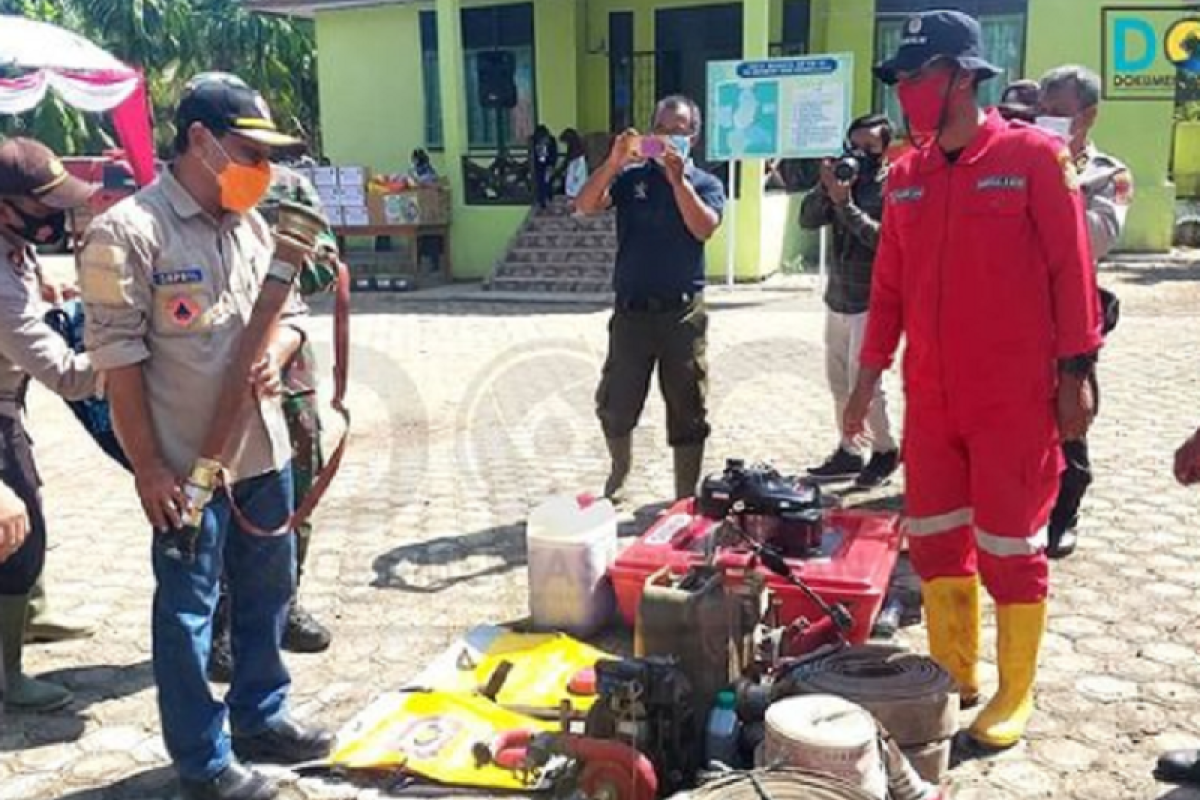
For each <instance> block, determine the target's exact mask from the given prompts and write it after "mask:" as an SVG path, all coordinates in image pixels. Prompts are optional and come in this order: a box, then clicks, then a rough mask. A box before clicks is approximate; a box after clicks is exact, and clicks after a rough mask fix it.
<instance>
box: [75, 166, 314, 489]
mask: <svg viewBox="0 0 1200 800" xmlns="http://www.w3.org/2000/svg"><path fill="white" fill-rule="evenodd" d="M272 250H273V245H272V239H271V233H270V229H269V228H268V227H267V224H266V222H264V221H263V218H262V217H261V216H260V215H259V214H258V213H257V212H251V213H249V214H246V215H238V214H225V215H224V216H223V217H222V218H221V219H220V220H217V219H214V218H213V217H211V216H210V215H209V214H207V213H206V212H205V211H204V210H203V209H202V208H201V207H200V205H199V204H198V203H197V202H196V201H195V199H194V198H193V197H192V196H191V195H190V194H188V192H187V190H185V189H184V188H183V186H182V185H180V183H179V182H178V181H177V180H176V179H175V177H174V175H173V174H171V173H170V172H169V171H168V172H165V173H164V174H163V175H162V176H161V177H160V178H159V180H158V181H156V182H155V183H154V184H153V185H151V186H149V187H147V188H146V189H144V190H142V191H141V192H139V193H138V194H136V195H135V196H134V197H131V198H129V199H128V200H126V201H124V202H122V203H119V204H118V205H117V206H115V207H114V208H113V209H111V210H110V211H109V212H107V213H106V214H104V215H102V216H100V217H99V218H97V219H96V220H95V222H93V223H92V226H91V227H90V228H89V229H88V232H87V234H86V236H85V239H84V246H83V251H82V253H81V255H80V275H79V278H80V280H79V285H80V293H81V294H82V296H83V301H84V304H85V307H86V318H87V328H86V335H85V338H86V341H87V347H88V352H89V353H90V354H91V356H92V361H93V363H94V364H95V366H96V368H97V369H98V370H102V371H103V370H112V369H118V368H120V367H128V366H131V365H134V364H141V365H142V371H143V376H144V380H145V384H146V400H147V404H148V405H149V409H150V415H151V417H152V418H153V420H152V421H153V426H154V431H155V434H156V436H157V440H158V446H159V449H160V452H161V453H162V456H163V458H164V460H165V461H166V463H167V465H168V466H169V467H170V468H171V469H172V470H174V471H175V472H176V473H177V474H179V475H181V476H186V475H188V474H190V473H191V469H192V466H193V464H194V462H195V460H196V458H197V457H198V456H199V454H200V449H201V447H202V446H203V442H204V439H205V436H206V434H207V433H208V429H209V426H210V424H211V423H212V415H213V412H214V410H215V408H216V405H217V401H218V398H219V397H220V394H221V388H222V385H223V384H224V381H225V376H226V369H227V367H228V366H229V364H230V362H231V361H232V359H233V357H234V355H235V353H236V350H237V345H238V340H239V338H240V336H241V333H242V331H243V330H244V329H245V326H246V322H247V321H248V320H249V318H250V312H251V309H252V308H253V305H254V301H255V300H256V299H257V297H258V293H259V289H260V288H261V286H262V282H263V278H264V276H265V275H266V272H267V268H268V266H269V265H270V262H271V255H272ZM305 315H306V310H305V308H304V306H303V304H302V303H300V301H299V300H298V299H297V300H295V301H294V302H293V304H292V305H291V307H290V308H289V309H288V310H287V311H286V312H285V314H284V320H285V323H287V324H291V325H293V326H296V327H300V325H299V323H300V322H302V319H301V318H302V317H303V316H305ZM300 329H301V330H303V328H300ZM117 435H118V437H120V436H122V432H121V430H120V429H119V428H118V430H117ZM230 441H231V443H232V445H231V451H230V452H231V453H232V456H231V457H229V458H228V459H227V460H228V463H227V464H226V465H225V466H226V467H227V468H228V469H229V471H230V472H231V473H232V475H233V477H234V478H235V479H237V480H241V479H246V478H253V477H255V476H257V475H262V474H265V473H267V472H271V471H273V470H279V469H281V468H282V467H284V466H285V465H286V464H287V463H288V461H289V459H290V457H291V444H290V442H289V440H288V431H287V424H286V422H285V421H284V417H283V412H282V408H281V404H280V400H279V398H270V399H266V400H263V401H261V402H259V403H258V409H257V413H252V414H248V415H247V416H246V417H245V418H244V419H243V420H242V422H241V424H240V425H239V426H238V427H237V429H235V430H234V431H233V432H232V434H231V438H230Z"/></svg>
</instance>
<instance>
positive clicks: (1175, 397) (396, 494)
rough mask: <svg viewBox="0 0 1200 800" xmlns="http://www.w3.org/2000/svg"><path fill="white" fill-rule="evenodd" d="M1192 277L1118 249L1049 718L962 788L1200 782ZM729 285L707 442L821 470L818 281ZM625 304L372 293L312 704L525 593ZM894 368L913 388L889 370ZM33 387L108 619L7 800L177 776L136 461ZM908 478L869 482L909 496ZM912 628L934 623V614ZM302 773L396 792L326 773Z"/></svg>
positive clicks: (501, 612) (642, 481) (73, 555)
mask: <svg viewBox="0 0 1200 800" xmlns="http://www.w3.org/2000/svg"><path fill="white" fill-rule="evenodd" d="M1197 279H1200V268H1197V267H1196V266H1188V265H1182V264H1171V265H1160V266H1150V265H1137V266H1132V267H1127V268H1120V269H1117V268H1113V269H1110V270H1108V272H1107V273H1106V282H1107V283H1109V284H1110V285H1112V286H1114V288H1116V289H1117V290H1118V292H1119V293H1120V294H1121V296H1122V299H1123V300H1124V302H1125V314H1126V317H1125V319H1124V321H1123V323H1122V325H1121V328H1120V330H1119V331H1118V332H1117V334H1116V335H1115V337H1114V338H1113V340H1112V342H1111V345H1110V347H1109V349H1108V351H1107V352H1106V354H1105V358H1104V366H1103V383H1104V394H1103V415H1102V418H1101V420H1100V421H1099V423H1098V425H1097V428H1096V430H1095V433H1094V436H1093V441H1094V445H1093V446H1094V452H1095V456H1094V457H1095V461H1096V463H1097V465H1098V479H1097V482H1096V485H1095V487H1094V491H1093V492H1092V494H1091V496H1090V498H1089V500H1088V503H1087V505H1086V508H1085V524H1084V526H1083V531H1082V545H1081V547H1080V551H1079V553H1078V554H1077V555H1076V556H1075V557H1074V558H1072V559H1070V560H1069V561H1066V562H1065V563H1061V564H1057V565H1055V567H1054V589H1053V601H1052V602H1053V605H1052V619H1051V623H1050V633H1049V635H1048V636H1047V641H1046V646H1045V655H1044V657H1043V665H1042V670H1041V674H1040V677H1039V683H1038V703H1039V709H1040V710H1039V713H1038V715H1037V716H1036V717H1035V719H1034V722H1033V725H1032V728H1031V731H1030V736H1029V740H1028V742H1027V743H1026V744H1023V745H1022V746H1020V747H1018V748H1017V749H1016V750H1014V751H1012V752H1010V753H1008V754H1005V755H1003V756H1001V757H999V758H995V759H992V760H989V761H976V762H970V763H967V764H964V765H962V766H960V767H959V768H958V769H957V770H955V771H954V773H953V777H952V785H953V786H954V787H955V789H956V795H955V796H956V797H958V798H960V800H1010V798H1012V799H1015V798H1042V797H1044V798H1051V797H1052V798H1074V799H1077V800H1151V799H1155V800H1168V799H1169V800H1200V792H1192V791H1189V790H1182V789H1172V788H1171V787H1167V786H1162V785H1157V784H1155V782H1154V781H1153V780H1152V779H1151V777H1150V770H1151V767H1152V765H1153V761H1154V758H1155V756H1156V755H1157V754H1158V752H1159V751H1161V750H1163V749H1164V748H1168V747H1175V746H1188V745H1200V656H1198V655H1197V648H1198V647H1200V624H1197V622H1198V618H1200V602H1198V599H1200V597H1198V592H1200V570H1198V569H1197V568H1196V562H1197V560H1200V541H1197V539H1196V537H1195V535H1194V534H1195V531H1196V530H1197V529H1198V527H1200V526H1198V523H1200V496H1198V495H1197V494H1196V493H1194V492H1189V491H1186V490H1183V489H1181V488H1179V487H1177V486H1176V485H1175V484H1174V483H1173V481H1172V479H1171V474H1170V463H1171V456H1172V453H1173V451H1174V449H1175V447H1176V446H1177V445H1178V443H1179V442H1180V441H1181V440H1182V439H1183V438H1184V437H1185V436H1186V435H1187V434H1188V433H1189V432H1190V431H1191V430H1192V429H1194V427H1195V426H1196V424H1197V423H1200V288H1198V287H1200V282H1197ZM714 294H715V295H716V302H715V305H716V310H715V312H714V314H713V322H712V333H711V373H712V377H713V395H712V403H711V406H712V415H713V422H714V436H713V439H712V442H711V447H710V450H709V453H710V463H709V466H710V467H716V466H718V465H719V463H720V459H721V458H723V457H724V456H725V455H741V456H745V457H749V458H757V459H767V460H771V461H774V462H775V463H776V464H778V465H779V466H781V467H784V468H789V469H798V468H800V467H803V466H805V465H807V464H809V463H811V462H813V461H815V460H817V459H819V458H820V457H822V456H824V455H825V454H826V451H827V450H828V449H829V448H830V447H831V445H832V444H833V434H832V412H831V410H830V407H829V406H830V403H829V401H828V399H827V392H826V389H825V386H824V377H823V367H822V360H821V343H820V336H821V330H822V316H821V310H820V305H819V303H818V302H817V300H816V299H815V298H814V297H813V296H812V295H811V294H810V293H806V292H790V291H760V290H756V289H739V290H736V291H735V292H734V293H732V294H728V293H721V292H714ZM605 319H606V315H605V313H604V311H603V309H600V308H586V307H585V308H580V307H576V306H545V305H540V306H539V305H532V304H503V305H501V304H489V303H479V302H429V301H425V300H422V299H421V296H420V295H412V296H405V297H401V298H388V297H382V296H359V297H358V298H356V315H355V319H354V337H355V344H354V347H353V359H354V362H353V366H352V376H353V386H352V390H351V393H350V404H351V406H352V409H353V413H354V430H353V434H352V443H351V448H350V450H349V454H348V456H347V460H346V463H345V467H344V469H343V472H342V475H341V477H340V478H339V480H338V482H337V483H336V485H335V487H334V488H333V490H332V492H331V493H330V495H329V498H328V500H327V501H326V503H325V504H324V506H323V508H322V509H321V511H320V513H319V514H318V516H317V520H316V522H317V528H318V534H317V536H318V538H317V541H316V544H315V547H314V550H315V552H314V555H313V561H312V564H311V566H310V569H309V574H308V575H307V577H306V579H305V584H304V586H303V589H302V593H303V598H304V601H305V603H306V604H307V605H308V606H309V608H311V609H312V610H313V611H314V612H315V613H316V614H318V615H319V616H320V617H321V618H322V619H323V620H325V621H326V622H328V623H329V624H330V626H331V627H332V628H333V631H334V634H335V642H334V646H333V648H332V650H330V651H329V652H328V653H326V654H323V655H318V656H293V657H289V663H290V665H291V667H292V669H293V672H294V677H295V695H294V699H295V706H296V709H297V711H298V713H299V714H300V715H301V716H303V717H304V718H307V719H312V720H320V721H323V722H325V723H327V724H329V725H332V726H339V725H341V724H342V723H344V722H346V721H347V720H348V719H349V718H350V717H351V716H352V715H353V714H354V713H355V712H357V711H358V710H360V709H361V708H363V707H364V706H366V705H367V703H368V702H369V700H370V699H371V697H372V696H373V695H374V694H376V693H378V692H380V691H383V690H386V689H389V688H395V687H399V686H401V685H403V684H404V683H405V681H406V680H408V679H409V678H410V677H412V676H413V675H414V674H416V673H417V672H418V671H419V669H420V668H422V667H423V666H424V665H425V664H426V663H427V662H428V661H429V660H430V659H431V658H433V657H434V656H435V655H436V654H437V653H439V652H440V651H441V650H442V649H443V648H445V647H446V646H447V645H448V644H449V643H450V642H452V641H453V640H454V639H455V638H456V637H458V636H459V635H460V634H462V633H463V632H464V631H465V630H466V629H467V628H469V627H471V626H472V625H475V624H477V623H482V622H503V621H506V620H513V619H517V618H520V617H522V616H523V615H524V613H525V610H526V577H525V555H524V545H523V527H522V523H523V519H524V518H525V516H526V513H527V511H528V510H529V508H530V507H531V506H532V505H534V504H536V503H537V502H538V501H540V500H541V499H543V498H544V497H546V496H547V495H549V494H551V493H554V492H562V491H567V492H575V491H578V490H580V489H588V488H593V489H594V488H596V487H598V486H599V485H600V483H601V481H602V479H603V476H604V469H605V461H604V449H603V445H602V441H601V439H600V433H599V430H598V428H597V425H596V424H595V421H594V418H593V415H592V411H591V408H592V393H593V390H594V386H595V383H596V379H597V375H598V372H599V367H600V364H601V361H602V358H603V355H604V347H605ZM328 338H329V337H328V336H327V335H323V336H322V341H325V342H327V341H328ZM889 387H890V388H891V389H892V393H893V397H894V398H895V397H898V392H897V389H898V385H897V383H896V381H895V380H894V379H893V380H892V381H891V383H890V384H889ZM31 406H32V407H31V414H30V427H31V430H32V434H33V437H34V439H35V441H36V449H37V453H38V459H39V465H40V468H41V472H42V475H43V478H44V480H45V501H46V507H47V510H48V515H49V522H50V536H51V541H52V550H51V552H50V555H49V563H48V585H49V588H50V593H51V596H52V598H53V600H54V602H55V603H56V604H57V606H58V607H59V608H60V609H64V610H69V611H71V612H72V613H75V614H77V615H79V616H81V617H87V618H89V619H92V620H95V621H97V622H98V623H99V626H100V627H99V632H98V634H97V636H96V637H95V638H94V639H92V640H90V641H84V642H75V643H67V644H61V645H54V646H37V647H31V648H30V649H29V651H28V659H27V661H28V666H29V667H30V668H31V670H32V671H33V672H35V673H49V674H52V675H54V676H55V677H56V678H57V679H59V680H62V681H64V682H66V683H67V684H69V685H70V686H71V687H72V688H73V689H74V690H75V691H76V693H77V696H78V699H77V701H76V703H75V705H74V706H73V707H71V708H70V709H69V710H67V711H65V712H63V713H60V714H54V715H50V716H45V717H24V716H15V715H8V716H7V717H5V718H3V719H0V800H43V799H44V798H47V799H48V798H70V800H148V799H149V798H170V797H174V790H173V788H172V786H171V780H172V776H171V774H170V772H169V771H168V770H167V769H166V768H165V767H166V763H165V758H164V753H163V749H162V745H161V743H160V740H159V736H158V721H157V713H156V709H155V692H154V688H153V680H152V676H151V670H150V655H149V653H150V649H149V648H150V641H149V615H150V611H149V605H150V596H151V588H152V580H151V574H150V568H149V559H148V556H149V540H148V533H147V530H146V526H145V524H144V523H143V521H142V518H141V512H140V510H139V507H138V504H137V501H136V498H135V496H134V493H133V489H132V486H131V484H130V482H129V480H128V479H127V478H126V477H125V476H124V475H123V474H122V473H121V472H120V471H119V470H118V469H117V468H116V467H114V466H112V465H111V464H109V463H108V462H107V461H106V460H105V458H104V457H103V456H102V455H101V454H100V453H99V452H98V451H97V450H96V448H95V447H93V446H92V445H91V443H90V441H89V440H87V439H86V438H84V436H83V435H82V434H81V432H80V430H79V429H78V428H77V426H76V423H75V422H74V421H73V419H71V418H70V417H69V415H68V413H67V412H66V410H65V407H63V406H62V405H61V403H60V402H59V401H57V400H56V399H55V398H53V397H50V396H49V395H48V394H47V393H46V392H45V391H43V390H37V391H35V392H34V393H33V395H32V398H31ZM893 407H894V408H895V410H896V411H897V413H898V412H899V408H898V402H897V403H896V405H894V406H893ZM664 440H665V432H664V427H663V409H662V404H661V402H660V401H659V400H658V398H657V397H654V398H652V399H651V401H650V403H649V406H648V408H647V412H646V415H645V421H644V424H643V426H642V428H641V430H640V433H639V438H638V440H637V446H636V454H637V457H638V465H637V468H636V471H635V473H634V475H633V477H632V479H631V486H632V488H633V497H632V498H631V507H632V508H635V509H636V508H638V507H641V506H643V505H649V504H652V503H654V502H656V501H657V500H658V499H659V498H661V497H662V496H664V495H665V494H666V493H667V492H668V490H669V487H670V484H671V477H670V461H669V458H670V456H669V452H668V451H667V449H666V447H665V441H664ZM901 489H902V487H901V486H900V485H899V484H898V485H897V486H895V487H892V489H891V490H890V491H889V492H888V493H885V495H884V496H883V497H881V498H880V497H877V498H870V501H871V502H884V503H887V502H895V497H894V496H895V495H896V494H897V493H898V492H899V491H901ZM646 519H647V518H646V516H645V515H642V516H641V517H639V518H637V519H636V520H631V521H630V522H629V524H627V525H626V526H625V532H626V533H627V534H632V533H634V532H635V531H636V530H637V529H638V526H639V525H644V524H645V523H646ZM991 633H992V632H991V630H990V628H989V631H988V634H987V640H988V642H989V647H988V657H989V658H990V657H991V647H990V640H991ZM906 638H907V640H908V641H910V642H911V643H913V644H914V646H917V647H920V646H921V642H922V640H923V634H922V632H921V631H920V630H919V629H913V630H910V631H908V632H907V633H906ZM991 675H992V679H993V681H994V671H992V672H991ZM286 791H287V796H288V797H290V798H312V799H313V800H316V799H317V798H321V799H322V800H339V799H340V798H352V797H376V796H379V792H378V790H377V789H374V788H360V787H356V786H353V785H347V784H330V783H325V782H323V781H319V780H315V779H309V778H306V779H304V780H300V781H298V782H295V781H293V782H290V783H289V785H288V787H287V790H286Z"/></svg>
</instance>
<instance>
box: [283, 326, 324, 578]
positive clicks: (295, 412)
mask: <svg viewBox="0 0 1200 800" xmlns="http://www.w3.org/2000/svg"><path fill="white" fill-rule="evenodd" d="M301 348H302V351H301V352H300V353H298V354H297V359H304V360H305V361H306V363H307V364H309V365H311V364H313V363H314V362H315V358H314V357H313V353H312V350H311V349H312V345H310V344H309V343H308V342H307V341H306V342H305V343H304V344H303V345H301ZM283 416H284V419H286V420H287V426H288V437H289V438H290V439H291V444H292V486H293V490H294V492H295V498H296V505H295V508H299V507H300V505H301V504H302V503H303V502H304V498H306V497H307V496H308V493H309V492H310V491H312V487H313V482H314V481H315V480H316V477H317V475H318V474H319V473H320V472H321V468H322V467H324V466H325V454H324V452H323V451H322V450H321V416H320V412H319V411H318V405H317V393H316V391H315V390H306V391H296V392H288V393H286V394H285V396H284V400H283ZM312 530H313V529H312V523H311V522H310V521H308V520H305V521H304V522H303V523H302V524H301V525H299V526H298V527H297V528H296V577H297V580H299V579H300V577H301V576H302V575H303V574H304V564H305V561H306V560H307V559H308V551H309V545H310V543H311V542H312Z"/></svg>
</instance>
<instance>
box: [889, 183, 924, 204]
mask: <svg viewBox="0 0 1200 800" xmlns="http://www.w3.org/2000/svg"><path fill="white" fill-rule="evenodd" d="M924 196H925V187H924V186H906V187H904V188H903V189H897V190H895V191H894V192H892V193H891V198H892V202H893V203H915V202H916V201H918V200H920V199H921V198H922V197H924Z"/></svg>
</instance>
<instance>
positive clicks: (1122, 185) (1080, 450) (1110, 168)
mask: <svg viewBox="0 0 1200 800" xmlns="http://www.w3.org/2000/svg"><path fill="white" fill-rule="evenodd" d="M1100 86H1101V84H1100V76H1098V75H1097V74H1096V73H1095V72H1093V71H1092V70H1090V69H1088V68H1087V67H1081V66H1075V65H1069V66H1064V67H1057V68H1055V69H1052V70H1050V71H1049V72H1047V73H1046V74H1045V75H1044V76H1042V82H1041V87H1040V88H1041V91H1040V94H1039V99H1038V117H1037V124H1038V125H1040V126H1041V127H1043V128H1046V129H1047V130H1050V131H1052V132H1054V133H1057V134H1058V135H1060V136H1061V137H1062V138H1063V139H1064V140H1066V143H1067V147H1068V149H1069V150H1070V152H1071V158H1072V159H1073V160H1074V163H1075V169H1076V170H1077V171H1078V172H1079V189H1080V191H1081V192H1083V200H1084V203H1085V205H1086V208H1087V223H1088V239H1089V240H1090V241H1091V244H1092V258H1093V259H1095V261H1096V262H1099V261H1100V259H1102V258H1104V257H1105V256H1107V255H1108V254H1109V253H1110V252H1112V249H1113V248H1114V247H1115V246H1116V244H1117V242H1118V241H1119V240H1120V238H1121V233H1122V232H1123V231H1124V229H1125V217H1126V216H1127V215H1128V213H1129V206H1130V204H1131V203H1132V202H1133V175H1132V174H1131V173H1130V171H1129V169H1128V168H1127V167H1126V166H1125V165H1124V164H1122V163H1121V162H1120V161H1118V160H1117V159H1115V158H1113V157H1112V156H1110V155H1108V154H1107V153H1103V152H1101V151H1100V150H1099V149H1098V148H1097V147H1096V145H1095V144H1094V143H1093V142H1092V138H1091V132H1092V128H1093V127H1094V126H1095V124H1096V117H1097V115H1098V114H1099V111H1100ZM1099 291H1100V310H1101V331H1102V332H1103V333H1104V334H1105V335H1108V333H1110V332H1111V331H1112V330H1113V328H1115V327H1116V325H1117V315H1118V313H1119V311H1118V304H1117V298H1116V295H1114V294H1112V293H1111V292H1108V291H1106V290H1104V289H1100V290H1099ZM1091 382H1092V392H1093V393H1094V394H1095V395H1096V397H1097V398H1099V395H1100V388H1099V384H1098V383H1097V381H1096V375H1095V373H1094V372H1093V373H1092V375H1091ZM1097 405H1098V404H1097ZM1062 450H1063V459H1064V460H1065V461H1066V468H1065V469H1064V470H1063V473H1062V477H1061V479H1060V481H1059V489H1058V501H1057V502H1056V503H1055V505H1054V511H1053V512H1052V513H1051V514H1050V528H1049V532H1048V533H1049V544H1048V545H1047V547H1046V553H1047V555H1049V556H1050V557H1051V558H1066V557H1067V556H1069V555H1071V553H1073V552H1075V546H1076V544H1077V543H1078V535H1077V533H1076V526H1077V525H1078V524H1079V506H1080V504H1081V503H1082V502H1083V498H1084V495H1086V494H1087V490H1088V487H1089V486H1091V483H1092V462H1091V457H1090V454H1089V453H1088V443H1087V438H1086V437H1082V436H1081V437H1078V438H1074V439H1067V440H1064V441H1063V443H1062Z"/></svg>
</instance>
